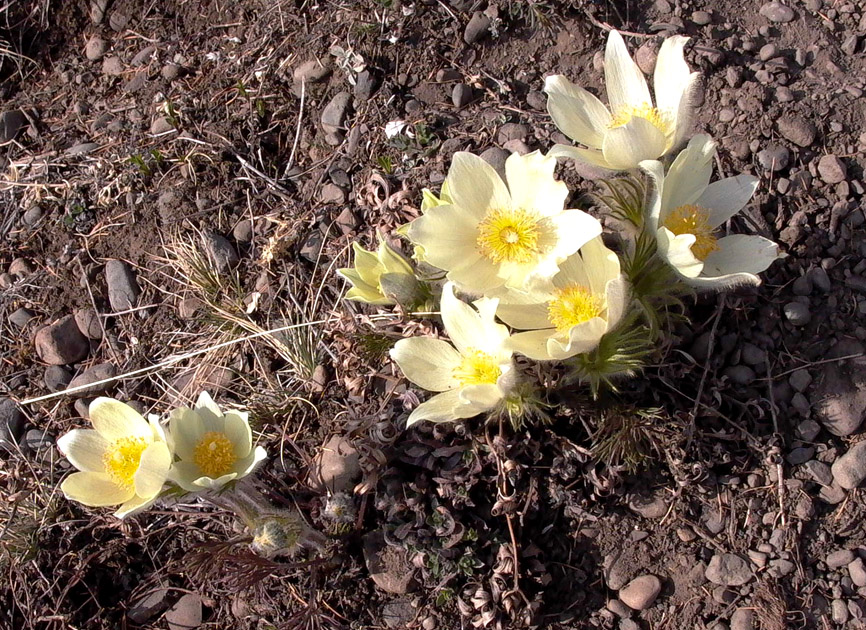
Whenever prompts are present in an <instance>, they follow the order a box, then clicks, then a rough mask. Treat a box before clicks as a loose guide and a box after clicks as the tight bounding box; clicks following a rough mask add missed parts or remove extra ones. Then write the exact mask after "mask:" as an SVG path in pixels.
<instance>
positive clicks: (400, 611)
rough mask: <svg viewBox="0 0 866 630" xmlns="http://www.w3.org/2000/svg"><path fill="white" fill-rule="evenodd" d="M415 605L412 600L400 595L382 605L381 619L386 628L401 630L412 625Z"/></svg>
mask: <svg viewBox="0 0 866 630" xmlns="http://www.w3.org/2000/svg"><path fill="white" fill-rule="evenodd" d="M415 612H416V610H415V607H414V606H412V600H411V599H408V598H405V597H401V598H398V599H395V600H393V601H390V602H388V603H386V604H385V605H384V606H382V621H384V622H385V625H386V626H387V627H388V628H394V629H395V630H397V629H399V630H403V629H404V628H409V627H410V626H411V625H412V621H413V620H414V619H415Z"/></svg>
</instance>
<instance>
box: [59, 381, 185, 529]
mask: <svg viewBox="0 0 866 630" xmlns="http://www.w3.org/2000/svg"><path fill="white" fill-rule="evenodd" d="M89 415H90V422H91V423H92V424H93V429H73V430H72V431H70V432H69V433H67V434H65V435H63V436H62V437H61V438H60V439H59V440H58V441H57V445H58V446H59V447H60V450H61V451H62V452H63V453H64V454H65V455H66V457H67V459H68V460H69V461H70V463H71V464H72V465H73V466H75V468H77V469H78V470H79V471H80V472H75V473H72V474H71V475H69V476H68V477H66V479H64V480H63V483H61V484H60V489H61V490H62V491H63V494H64V495H65V496H66V498H67V499H70V500H72V501H78V502H79V503H83V504H84V505H88V506H92V507H100V506H106V505H120V507H119V508H118V510H117V511H116V512H115V516H117V517H119V518H123V517H125V516H128V515H130V514H132V513H134V512H137V511H140V510H143V509H144V508H146V507H148V506H149V505H151V504H152V503H153V502H154V501H156V499H157V498H158V497H159V494H160V492H161V491H162V488H163V485H164V483H165V481H166V478H167V476H168V472H169V468H170V467H171V459H172V456H171V450H170V448H169V445H168V443H167V441H166V435H165V432H164V431H163V429H162V427H161V426H160V424H159V422H158V421H157V420H156V419H153V418H152V419H151V420H150V421H149V422H148V421H147V420H145V419H144V418H143V417H142V416H141V414H139V413H138V412H137V411H136V410H135V409H133V408H132V407H130V406H129V405H126V404H124V403H122V402H119V401H117V400H113V399H111V398H97V399H96V400H94V401H93V402H92V403H91V404H90V410H89Z"/></svg>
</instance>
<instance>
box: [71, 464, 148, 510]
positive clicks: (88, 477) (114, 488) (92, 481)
mask: <svg viewBox="0 0 866 630" xmlns="http://www.w3.org/2000/svg"><path fill="white" fill-rule="evenodd" d="M60 490H61V491H62V492H63V495H64V496H65V497H66V498H67V499H69V500H70V501H77V502H78V503H81V504H83V505H87V506H90V507H102V506H105V505H118V504H119V503H123V502H124V501H127V500H128V499H130V498H131V497H132V496H133V495H134V494H135V491H134V490H133V489H132V488H131V487H129V488H128V487H124V486H120V485H118V484H116V483H114V482H113V481H112V480H111V478H110V477H109V476H108V475H106V474H105V473H96V472H76V473H72V474H71V475H69V476H68V477H67V478H66V479H64V480H63V483H61V484H60Z"/></svg>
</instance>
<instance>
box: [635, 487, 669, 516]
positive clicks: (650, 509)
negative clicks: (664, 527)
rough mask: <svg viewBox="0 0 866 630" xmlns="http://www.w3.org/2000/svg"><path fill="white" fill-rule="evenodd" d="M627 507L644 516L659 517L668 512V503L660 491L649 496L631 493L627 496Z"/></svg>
mask: <svg viewBox="0 0 866 630" xmlns="http://www.w3.org/2000/svg"><path fill="white" fill-rule="evenodd" d="M628 507H629V508H630V509H631V510H632V511H633V512H635V513H636V514H640V515H641V516H643V517H644V518H649V519H660V518H663V517H664V516H665V514H667V513H668V503H667V501H665V499H664V496H663V495H662V494H661V493H655V494H652V495H649V496H643V495H638V494H632V495H630V496H629V498H628Z"/></svg>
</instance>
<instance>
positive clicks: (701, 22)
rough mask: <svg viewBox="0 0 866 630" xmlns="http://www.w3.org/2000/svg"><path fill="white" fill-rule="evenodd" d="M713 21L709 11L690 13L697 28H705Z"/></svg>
mask: <svg viewBox="0 0 866 630" xmlns="http://www.w3.org/2000/svg"><path fill="white" fill-rule="evenodd" d="M712 21H713V16H712V14H711V13H710V12H709V11H692V22H694V23H695V24H697V25H698V26H706V25H707V24H710V23H711V22H712Z"/></svg>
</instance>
